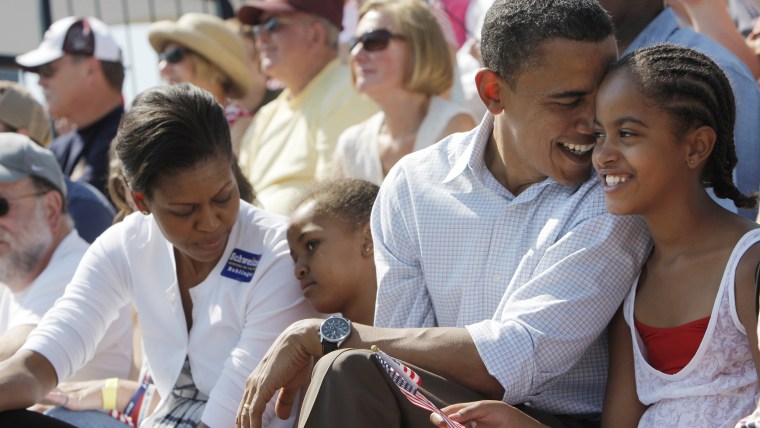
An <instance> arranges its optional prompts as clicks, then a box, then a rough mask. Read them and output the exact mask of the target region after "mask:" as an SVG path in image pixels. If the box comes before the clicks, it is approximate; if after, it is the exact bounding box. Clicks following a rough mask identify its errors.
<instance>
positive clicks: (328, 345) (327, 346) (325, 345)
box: [322, 339, 338, 356]
mask: <svg viewBox="0 0 760 428" xmlns="http://www.w3.org/2000/svg"><path fill="white" fill-rule="evenodd" d="M336 349H338V344H337V343H335V342H328V341H327V340H324V339H323V340H322V355H323V356H324V355H327V354H329V353H330V352H332V351H335V350H336Z"/></svg>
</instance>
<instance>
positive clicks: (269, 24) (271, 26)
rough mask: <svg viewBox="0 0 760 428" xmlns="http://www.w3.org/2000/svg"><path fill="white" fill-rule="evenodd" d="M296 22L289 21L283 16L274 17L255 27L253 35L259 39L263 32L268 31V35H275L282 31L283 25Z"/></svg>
mask: <svg viewBox="0 0 760 428" xmlns="http://www.w3.org/2000/svg"><path fill="white" fill-rule="evenodd" d="M291 22H295V20H294V19H287V18H283V17H281V16H272V17H271V18H269V19H267V20H266V21H264V22H263V23H261V24H258V25H254V26H253V29H252V30H253V35H254V36H256V37H258V36H259V35H260V34H261V33H262V31H266V32H267V33H274V32H276V31H277V30H279V29H280V27H282V26H283V25H287V24H288V23H291Z"/></svg>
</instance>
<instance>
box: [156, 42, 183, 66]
mask: <svg viewBox="0 0 760 428" xmlns="http://www.w3.org/2000/svg"><path fill="white" fill-rule="evenodd" d="M188 53H189V52H188V50H187V49H185V48H181V47H179V46H174V47H173V48H171V49H167V50H165V51H163V52H161V53H160V54H158V62H161V61H166V62H168V63H169V64H177V63H178V62H180V61H182V60H183V59H184V58H185V55H187V54H188Z"/></svg>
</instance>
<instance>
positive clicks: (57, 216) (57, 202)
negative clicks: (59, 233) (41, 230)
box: [42, 190, 63, 230]
mask: <svg viewBox="0 0 760 428" xmlns="http://www.w3.org/2000/svg"><path fill="white" fill-rule="evenodd" d="M42 201H43V203H44V204H45V218H46V219H47V222H48V226H50V230H55V228H56V225H57V224H58V222H60V221H61V216H62V215H63V195H61V194H60V193H58V192H56V191H53V190H51V191H49V192H47V193H45V194H44V195H42Z"/></svg>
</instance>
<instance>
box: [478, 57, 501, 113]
mask: <svg viewBox="0 0 760 428" xmlns="http://www.w3.org/2000/svg"><path fill="white" fill-rule="evenodd" d="M502 83H503V81H502V79H501V77H499V75H498V74H496V72H495V71H493V70H491V69H490V68H481V69H480V70H479V71H478V72H477V74H475V85H476V86H477V88H478V95H479V96H480V99H481V101H483V104H485V106H486V108H487V109H488V111H489V112H491V114H493V115H497V114H499V113H501V112H502V111H503V110H504V105H503V104H502V100H501V85H502Z"/></svg>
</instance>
